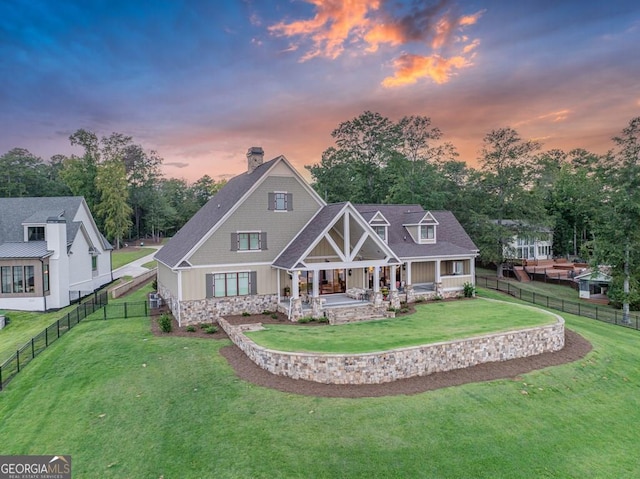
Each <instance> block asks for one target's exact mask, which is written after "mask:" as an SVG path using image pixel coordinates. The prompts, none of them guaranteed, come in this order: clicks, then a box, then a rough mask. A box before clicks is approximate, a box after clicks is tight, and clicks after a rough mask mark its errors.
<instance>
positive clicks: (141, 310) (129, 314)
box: [102, 301, 150, 319]
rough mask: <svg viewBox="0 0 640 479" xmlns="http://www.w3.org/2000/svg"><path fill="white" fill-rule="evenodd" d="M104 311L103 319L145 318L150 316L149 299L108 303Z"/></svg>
mask: <svg viewBox="0 0 640 479" xmlns="http://www.w3.org/2000/svg"><path fill="white" fill-rule="evenodd" d="M102 311H103V316H102V319H122V318H125V319H126V318H144V317H147V316H149V313H150V308H149V303H148V302H147V301H135V302H129V303H113V304H106V305H105V307H104V309H103V310H102Z"/></svg>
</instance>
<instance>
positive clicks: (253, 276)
mask: <svg viewBox="0 0 640 479" xmlns="http://www.w3.org/2000/svg"><path fill="white" fill-rule="evenodd" d="M249 280H250V281H251V284H250V285H249V287H250V288H251V294H258V273H257V272H256V271H251V272H250V273H249Z"/></svg>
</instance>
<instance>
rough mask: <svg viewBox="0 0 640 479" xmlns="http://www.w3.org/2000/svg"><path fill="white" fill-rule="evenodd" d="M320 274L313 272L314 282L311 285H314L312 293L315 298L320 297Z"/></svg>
mask: <svg viewBox="0 0 640 479" xmlns="http://www.w3.org/2000/svg"><path fill="white" fill-rule="evenodd" d="M318 273H319V271H314V272H313V281H312V283H311V284H312V285H313V289H312V293H313V297H314V298H317V297H318V296H320V275H319V274H318Z"/></svg>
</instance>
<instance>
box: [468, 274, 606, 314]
mask: <svg viewBox="0 0 640 479" xmlns="http://www.w3.org/2000/svg"><path fill="white" fill-rule="evenodd" d="M476 274H477V275H479V276H488V277H490V278H495V277H496V272H495V271H492V270H488V269H482V268H476ZM500 281H505V282H509V283H511V284H513V285H514V286H516V287H518V288H520V289H522V290H523V291H529V292H531V293H535V294H541V295H544V296H551V297H553V298H557V299H563V300H565V301H571V302H573V303H580V302H582V301H581V300H580V297H579V293H578V291H577V290H575V289H573V288H571V287H570V286H567V285H562V284H554V283H545V282H543V281H530V282H528V283H522V282H520V281H518V280H517V279H514V278H504V279H501V280H500ZM479 284H482V283H481V282H480V283H479ZM601 307H602V308H607V307H610V306H607V305H601V304H599V305H598V308H601Z"/></svg>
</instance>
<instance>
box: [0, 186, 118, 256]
mask: <svg viewBox="0 0 640 479" xmlns="http://www.w3.org/2000/svg"><path fill="white" fill-rule="evenodd" d="M83 203H84V198H83V197H82V196H52V197H28V198H0V211H2V214H1V215H0V245H2V244H3V243H21V242H24V226H23V225H24V224H27V225H28V224H44V223H46V222H47V220H50V219H61V218H62V219H65V220H66V229H67V247H70V246H71V244H72V243H73V241H74V240H75V238H76V235H77V234H78V231H80V230H81V227H82V222H81V221H73V219H74V218H75V217H76V215H77V213H78V210H79V209H80V207H81V206H82V204H83ZM89 216H90V217H91V212H89ZM92 220H93V219H92ZM94 225H95V224H94ZM96 232H97V234H98V235H99V238H100V242H101V243H102V248H103V249H105V250H111V249H113V248H112V246H111V244H110V243H109V242H108V241H107V239H106V238H105V237H104V235H102V233H100V232H99V231H97V228H96ZM32 243H33V242H32ZM35 243H37V242H35ZM10 248H15V247H14V246H12V247H10ZM12 251H13V250H12ZM0 257H5V256H4V255H0ZM7 257H15V256H7ZM22 257H34V256H22Z"/></svg>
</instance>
